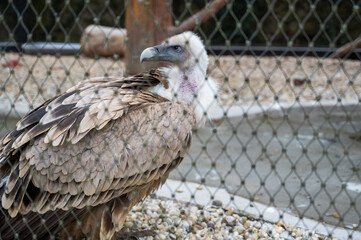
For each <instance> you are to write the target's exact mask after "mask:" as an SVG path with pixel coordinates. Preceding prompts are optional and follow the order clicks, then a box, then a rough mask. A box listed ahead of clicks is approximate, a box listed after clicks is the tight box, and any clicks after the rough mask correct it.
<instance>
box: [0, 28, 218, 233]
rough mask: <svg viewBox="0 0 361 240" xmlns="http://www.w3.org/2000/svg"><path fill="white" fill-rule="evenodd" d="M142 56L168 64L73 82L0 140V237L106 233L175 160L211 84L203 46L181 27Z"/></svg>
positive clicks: (208, 102) (207, 106)
mask: <svg viewBox="0 0 361 240" xmlns="http://www.w3.org/2000/svg"><path fill="white" fill-rule="evenodd" d="M140 60H141V61H142V62H143V61H167V62H169V63H170V66H169V67H167V68H161V69H159V70H151V71H149V72H148V73H144V74H139V75H136V76H132V77H127V78H123V77H119V78H117V77H109V78H94V79H90V80H86V81H84V82H81V83H80V84H78V85H77V86H75V87H73V88H71V89H69V90H68V91H67V92H65V93H64V94H61V95H59V96H57V97H55V98H53V99H50V100H48V101H46V102H45V103H44V104H43V105H41V106H39V107H38V108H37V109H35V110H33V111H32V112H31V113H29V114H28V115H26V116H25V117H24V118H23V119H22V120H20V121H19V123H18V124H17V126H16V128H15V129H14V130H13V131H11V132H10V133H9V134H7V135H6V136H5V137H4V138H3V139H2V140H1V141H0V198H1V199H0V201H1V204H0V205H1V206H0V239H14V238H15V237H17V238H19V239H29V238H37V239H49V237H50V236H55V237H56V238H61V239H67V238H68V237H72V238H73V239H83V238H84V237H90V238H91V239H114V238H115V237H116V234H115V233H116V232H118V231H119V230H120V229H121V228H122V226H123V223H124V221H125V218H126V216H127V213H128V212H129V210H130V209H131V208H132V207H133V206H134V205H135V204H136V203H137V202H139V201H141V200H142V199H143V198H145V197H146V196H148V195H149V194H150V193H151V192H152V191H154V190H155V189H157V188H158V187H159V186H160V185H161V184H163V183H164V182H165V180H166V179H167V178H168V175H169V173H170V171H172V170H173V169H174V168H176V167H177V166H178V165H179V164H180V162H181V161H182V159H183V157H184V156H185V154H186V152H187V150H188V149H189V147H190V144H191V137H192V129H193V128H194V127H195V126H196V125H199V124H200V123H202V122H204V116H206V115H207V112H205V111H208V112H209V111H210V110H211V108H212V102H213V101H214V99H215V98H214V94H216V92H217V91H218V86H217V84H216V83H215V82H214V81H213V80H212V79H211V78H207V77H206V70H207V66H208V56H207V54H206V51H205V48H204V45H203V43H202V41H201V40H200V38H199V37H198V36H196V35H195V34H193V33H191V32H185V33H183V34H181V35H177V36H173V37H171V38H169V39H168V40H167V41H166V42H165V43H164V44H163V45H158V46H155V47H152V48H147V49H146V50H144V51H143V53H142V55H141V59H140ZM177 101H179V102H177Z"/></svg>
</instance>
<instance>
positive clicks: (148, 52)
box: [140, 47, 156, 63]
mask: <svg viewBox="0 0 361 240" xmlns="http://www.w3.org/2000/svg"><path fill="white" fill-rule="evenodd" d="M155 55H156V51H155V50H154V48H153V47H150V48H146V49H145V50H144V51H143V52H142V54H141V55H140V62H141V63H143V62H145V61H148V60H150V59H152V58H153V57H154V56H155Z"/></svg>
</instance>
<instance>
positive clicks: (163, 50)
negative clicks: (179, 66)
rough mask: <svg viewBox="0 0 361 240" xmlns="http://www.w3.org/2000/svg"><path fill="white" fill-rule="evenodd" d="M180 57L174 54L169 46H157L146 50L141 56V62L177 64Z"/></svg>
mask: <svg viewBox="0 0 361 240" xmlns="http://www.w3.org/2000/svg"><path fill="white" fill-rule="evenodd" d="M177 59H178V56H176V54H174V52H172V51H170V49H169V46H168V45H157V46H155V47H149V48H147V49H145V50H144V51H143V52H142V54H141V55H140V62H141V63H142V62H150V61H166V62H175V61H177Z"/></svg>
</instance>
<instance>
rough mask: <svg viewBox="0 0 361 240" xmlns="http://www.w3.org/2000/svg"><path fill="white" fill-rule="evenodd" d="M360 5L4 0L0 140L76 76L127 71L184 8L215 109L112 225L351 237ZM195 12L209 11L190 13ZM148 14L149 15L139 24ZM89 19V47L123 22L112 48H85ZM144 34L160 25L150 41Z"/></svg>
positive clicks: (358, 234)
mask: <svg viewBox="0 0 361 240" xmlns="http://www.w3.org/2000/svg"><path fill="white" fill-rule="evenodd" d="M216 4H220V5H219V6H218V5H216ZM133 5H134V6H133ZM135 5H137V6H135ZM360 5H361V2H360V1H354V0H344V1H329V0H318V1H288V0H262V1H252V0H247V1H237V0H230V1H226V0H224V1H215V0H214V1H208V0H187V1H184V2H183V1H170V0H167V1H155V0H144V1H140V0H139V1H121V0H111V1H109V0H108V1H104V2H103V1H98V0H85V1H83V0H71V1H45V0H44V1H20V0H19V1H17V0H13V1H3V2H1V3H0V47H1V52H0V65H1V66H0V87H1V88H0V116H1V118H0V137H4V136H5V135H6V134H7V133H8V132H9V131H10V130H11V129H13V128H14V127H15V125H16V122H17V121H18V120H19V119H21V118H22V117H23V116H24V115H25V114H27V113H29V112H30V111H32V110H33V109H35V108H36V107H38V106H39V105H41V104H42V103H43V102H44V101H46V100H47V99H50V98H53V97H54V96H56V95H59V94H60V93H63V92H65V91H66V90H67V89H69V88H71V87H73V86H74V85H76V84H77V83H79V82H81V81H83V80H85V79H88V78H91V77H108V76H119V77H122V76H127V75H129V74H133V73H132V70H130V68H129V64H130V63H131V64H134V66H135V65H136V64H138V63H132V61H133V62H138V59H139V55H140V52H136V51H139V50H143V48H145V47H150V46H154V45H156V44H160V43H161V41H163V40H164V39H165V38H166V37H167V36H168V35H169V34H170V33H169V32H165V30H164V29H167V28H166V27H165V25H164V24H165V23H166V22H167V21H168V22H172V24H173V23H174V28H175V29H177V27H178V28H179V26H183V25H182V22H187V21H192V19H193V20H194V27H192V29H190V30H193V31H194V32H195V33H197V34H198V35H199V36H200V37H201V39H202V40H203V42H204V45H205V47H206V49H207V53H208V55H209V58H210V63H209V66H208V71H207V77H210V78H212V79H214V80H215V81H216V82H217V83H218V84H219V85H220V91H219V92H218V93H217V97H215V98H214V99H213V101H214V102H215V103H216V105H217V108H216V111H215V112H213V113H212V115H211V116H210V119H209V120H208V121H207V123H206V125H205V126H204V127H202V128H199V129H194V130H193V140H192V146H191V149H190V151H189V153H188V154H187V156H186V157H185V158H184V160H183V162H182V163H181V164H180V165H179V167H178V168H176V169H175V170H174V171H173V172H172V173H171V174H170V177H169V180H168V181H167V182H166V183H165V184H164V185H163V187H161V188H160V189H159V190H157V191H156V192H155V194H153V195H151V196H150V197H148V198H147V199H146V200H145V201H144V202H141V203H140V204H138V205H137V206H136V207H134V208H133V210H132V212H131V213H130V214H129V216H128V218H127V220H126V221H125V224H124V226H125V227H129V228H135V229H151V230H155V231H156V232H157V235H156V236H155V237H154V239H262V238H263V239H277V238H281V239H361V221H360V219H361V142H360V141H361V135H360V131H361V105H360V102H361V51H360V49H357V47H360V46H361V39H360V37H361V35H360V34H361V31H360V27H359V26H360V24H361V9H360ZM216 7H217V10H215V9H213V10H214V11H213V10H212V11H213V12H212V11H211V10H209V9H211V8H216ZM134 9H138V10H139V12H136V11H135V10H134ZM154 9H157V11H155V10H154ZM159 9H161V10H162V11H160V10H159ZM164 9H165V10H164ZM202 9H203V10H204V11H205V12H207V11H208V12H207V14H208V18H209V19H202V18H198V19H196V18H197V16H198V15H197V13H198V12H199V11H202ZM207 9H208V10H207ZM163 10H164V12H167V11H168V12H169V16H170V18H169V19H165V18H166V17H164V16H166V13H164V12H163ZM133 11H134V12H133ZM146 14H148V15H149V16H148V18H145V20H144V19H141V18H142V16H143V15H146ZM149 17H151V18H152V19H153V20H154V26H153V25H152V26H151V27H149V26H150V25H151V24H153V23H150V25H149V26H143V25H142V24H144V22H145V21H147V20H148V21H149ZM138 18H139V19H138ZM203 18H206V17H204V16H203ZM127 19H128V20H127ZM129 19H132V20H129ZM195 19H196V20H195ZM126 21H128V23H127V22H126ZM131 21H132V22H133V24H134V25H133V27H134V28H131V27H130V25H129V22H131ZM91 24H93V25H92V26H95V25H104V26H108V27H112V29H111V30H110V32H108V33H105V32H102V33H101V34H103V35H104V36H105V37H104V39H103V40H102V41H103V42H102V44H103V45H101V46H100V48H102V46H108V45H109V44H111V42H112V40H110V41H109V39H111V38H110V34H113V32H114V31H117V30H116V29H118V30H119V29H120V28H121V29H122V30H121V31H124V28H126V27H127V29H126V32H124V34H126V35H124V39H121V40H122V43H121V46H122V48H121V49H115V48H114V49H112V48H109V49H110V54H108V56H104V55H103V56H102V52H99V50H98V47H99V46H98V45H97V46H95V45H93V46H91V47H90V49H91V50H90V51H91V54H90V55H89V54H84V49H85V47H84V46H85V45H84V44H85V43H87V42H88V40H89V39H88V38H87V37H85V38H84V33H85V32H86V28H87V27H88V26H89V25H91ZM127 24H128V25H127ZM137 24H138V25H137ZM162 24H163V25H162ZM159 26H161V27H159ZM186 27H189V26H188V25H187V26H186ZM93 28H96V27H93ZM135 28H138V30H135ZM158 28H160V30H159V29H158ZM139 29H140V30H139ZM180 29H182V28H180ZM185 30H189V29H185ZM142 31H143V32H142ZM153 31H154V32H156V33H157V34H159V35H160V36H158V35H157V36H156V37H155V38H154V37H153V38H154V39H152V37H150V36H151V35H152V34H153ZM162 31H164V32H163V35H162ZM122 33H123V32H122ZM106 34H109V35H106ZM137 34H138V35H137ZM142 34H143V35H142ZM170 35H171V34H170ZM89 36H90V35H89ZM135 36H142V37H140V38H139V37H138V38H137V39H136V40H135V39H134V38H135ZM152 36H153V35H152ZM108 37H109V38H108ZM132 37H133V38H132ZM81 39H82V41H83V40H84V39H85V43H84V42H82V44H83V45H82V46H81V45H80V42H81ZM109 42H110V43H109ZM107 44H108V45H107ZM132 44H133V45H132ZM135 44H137V45H136V46H137V48H140V49H136V47H134V48H132V47H131V46H135ZM347 44H348V45H347ZM344 45H346V48H342V49H341V50H342V51H338V50H339V49H340V48H341V47H342V46H344ZM109 49H108V50H109ZM112 50H114V51H112ZM124 54H125V55H124ZM137 54H138V55H137ZM139 66H140V65H139ZM142 70H145V69H142ZM205 111H207V109H205ZM0 153H1V152H0ZM0 158H1V157H0ZM0 173H1V172H0ZM0 177H1V175H0ZM2 184H3V183H2V182H1V183H0V187H1V186H2ZM4 211H5V210H4V209H1V212H2V213H3V212H4ZM4 216H5V215H4ZM2 217H3V216H2ZM24 218H25V219H26V215H24ZM9 227H10V226H9ZM35 238H36V235H35ZM0 239H2V238H1V235H0ZM144 239H153V237H148V238H144Z"/></svg>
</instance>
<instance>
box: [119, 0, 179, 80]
mask: <svg viewBox="0 0 361 240" xmlns="http://www.w3.org/2000/svg"><path fill="white" fill-rule="evenodd" d="M171 11H172V0H144V1H135V0H128V1H127V9H126V14H125V26H126V29H127V41H126V49H125V61H126V69H127V74H136V73H138V72H141V71H144V70H146V69H144V67H143V66H142V65H141V64H140V62H139V57H140V54H141V53H142V51H143V50H144V49H145V48H147V47H149V46H154V45H157V44H159V43H161V42H162V41H163V40H164V39H165V38H167V36H168V32H169V29H170V28H172V27H173V21H172V15H171ZM150 67H151V66H149V68H150Z"/></svg>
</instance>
